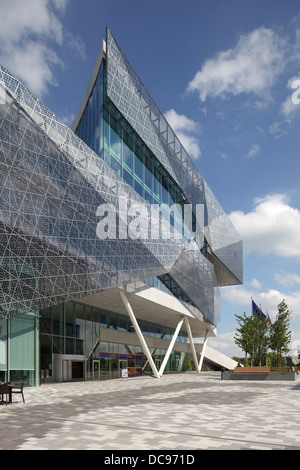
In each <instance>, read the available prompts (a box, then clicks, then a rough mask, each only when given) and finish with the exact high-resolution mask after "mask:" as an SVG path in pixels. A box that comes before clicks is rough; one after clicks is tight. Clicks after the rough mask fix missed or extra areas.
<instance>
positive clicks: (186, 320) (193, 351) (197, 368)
mask: <svg viewBox="0 0 300 470" xmlns="http://www.w3.org/2000/svg"><path fill="white" fill-rule="evenodd" d="M185 325H186V329H187V333H188V337H189V341H190V345H191V349H192V354H193V358H194V363H195V367H196V371H197V372H198V374H199V373H200V369H199V366H198V358H197V353H196V349H195V345H194V340H193V335H192V330H191V325H190V322H189V319H188V317H185Z"/></svg>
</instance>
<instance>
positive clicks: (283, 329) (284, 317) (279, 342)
mask: <svg viewBox="0 0 300 470" xmlns="http://www.w3.org/2000/svg"><path fill="white" fill-rule="evenodd" d="M291 319H292V314H291V312H290V311H289V309H288V306H287V304H286V303H285V300H284V299H283V300H282V302H280V304H279V305H278V314H277V316H276V321H275V322H274V324H273V327H272V328H271V331H270V348H271V350H272V351H273V352H274V354H275V355H276V358H277V366H278V367H281V366H282V365H283V360H282V355H283V354H284V353H285V354H286V353H288V351H289V344H290V342H291V338H292V332H291V331H290V321H291Z"/></svg>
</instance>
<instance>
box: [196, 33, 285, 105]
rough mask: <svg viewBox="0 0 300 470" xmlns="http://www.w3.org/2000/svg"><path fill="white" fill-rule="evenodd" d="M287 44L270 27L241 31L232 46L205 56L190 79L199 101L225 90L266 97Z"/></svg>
mask: <svg viewBox="0 0 300 470" xmlns="http://www.w3.org/2000/svg"><path fill="white" fill-rule="evenodd" d="M287 56H288V44H287V41H286V40H285V39H284V38H282V37H280V36H279V35H278V34H277V33H276V32H275V31H273V30H272V29H267V28H264V27H261V28H258V29H256V30H254V31H253V32H251V33H249V34H245V35H242V36H241V37H240V39H239V41H238V43H237V44H236V46H235V47H234V48H232V49H229V50H226V51H221V52H219V53H218V54H217V55H216V56H215V57H214V58H212V59H208V60H207V61H206V62H205V63H204V64H203V66H202V68H201V70H200V71H198V72H197V73H196V75H195V76H194V78H193V79H192V80H191V81H190V82H189V84H188V88H187V90H188V91H190V92H194V91H196V92H198V93H199V97H200V99H201V101H206V99H207V98H208V97H225V96H226V95H227V94H232V95H238V94H241V93H248V94H249V93H254V94H255V95H258V96H259V97H260V98H262V97H264V98H267V97H269V91H270V88H271V87H272V86H273V85H274V83H275V82H276V80H277V78H278V76H279V75H280V74H281V73H282V72H283V70H284V68H285V64H286V63H287Z"/></svg>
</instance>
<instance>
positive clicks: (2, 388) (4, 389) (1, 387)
mask: <svg viewBox="0 0 300 470" xmlns="http://www.w3.org/2000/svg"><path fill="white" fill-rule="evenodd" d="M0 395H1V401H2V402H3V401H4V400H3V397H4V395H5V404H6V405H7V402H8V403H10V388H9V386H8V385H7V384H0ZM7 396H8V400H7Z"/></svg>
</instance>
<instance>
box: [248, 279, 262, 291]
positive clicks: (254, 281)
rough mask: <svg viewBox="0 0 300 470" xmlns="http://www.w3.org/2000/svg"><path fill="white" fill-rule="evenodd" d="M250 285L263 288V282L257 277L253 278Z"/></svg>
mask: <svg viewBox="0 0 300 470" xmlns="http://www.w3.org/2000/svg"><path fill="white" fill-rule="evenodd" d="M250 285H251V286H252V287H254V288H255V289H261V287H262V285H261V283H260V282H259V281H258V280H257V279H256V278H254V279H252V281H251V282H250Z"/></svg>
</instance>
